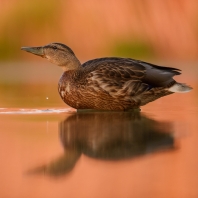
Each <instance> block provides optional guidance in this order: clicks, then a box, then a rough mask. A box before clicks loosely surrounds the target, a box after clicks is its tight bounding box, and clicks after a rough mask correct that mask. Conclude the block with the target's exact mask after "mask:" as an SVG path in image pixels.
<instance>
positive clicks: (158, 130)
mask: <svg viewBox="0 0 198 198" xmlns="http://www.w3.org/2000/svg"><path fill="white" fill-rule="evenodd" d="M59 133H60V141H61V143H62V145H63V147H64V155H62V156H61V157H59V158H57V159H56V160H54V161H52V162H51V163H49V164H47V165H44V166H40V167H37V168H35V169H33V170H30V171H28V172H29V173H45V174H47V175H52V176H59V175H63V174H66V173H68V172H70V171H71V170H72V169H73V168H74V166H75V164H76V162H77V160H78V159H79V158H80V156H81V155H82V154H84V155H86V156H89V157H91V158H95V159H100V160H111V161H118V160H124V159H132V158H134V157H138V156H143V155H145V154H149V153H153V152H156V151H160V150H164V149H173V148H174V138H173V136H172V135H173V127H172V124H171V123H169V122H158V121H155V120H153V119H150V118H148V117H147V116H145V115H142V114H141V113H140V112H78V113H75V114H72V115H70V116H69V117H68V118H66V119H65V120H64V121H63V122H61V123H60V125H59Z"/></svg>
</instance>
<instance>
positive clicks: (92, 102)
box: [22, 43, 191, 110]
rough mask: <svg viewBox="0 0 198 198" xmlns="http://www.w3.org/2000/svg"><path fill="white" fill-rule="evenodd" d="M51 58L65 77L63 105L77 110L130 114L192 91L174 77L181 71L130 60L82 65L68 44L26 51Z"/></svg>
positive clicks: (60, 86) (60, 88)
mask: <svg viewBox="0 0 198 198" xmlns="http://www.w3.org/2000/svg"><path fill="white" fill-rule="evenodd" d="M22 49H23V50H25V51H28V52H31V53H33V54H36V55H39V56H42V57H44V58H47V59H48V60H49V61H51V62H52V63H55V64H56V65H58V66H61V67H62V68H63V70H64V73H63V75H62V77H61V79H60V81H59V84H58V91H59V93H60V96H61V98H62V99H63V101H64V102H65V103H66V104H68V105H69V106H71V107H73V108H76V109H100V110H129V109H133V108H137V107H139V106H142V105H145V104H147V103H148V102H151V101H154V100H156V99H157V98H160V97H162V96H166V95H169V94H172V93H173V92H187V91H190V90H191V88H190V87H188V86H186V85H184V84H181V83H177V82H176V81H175V80H174V79H173V78H172V77H173V76H174V75H179V74H180V70H179V69H176V68H170V67H160V66H157V65H153V64H150V63H146V62H143V61H139V60H134V59H130V58H115V57H110V58H99V59H94V60H90V61H88V62H86V63H84V64H82V65H81V64H80V62H79V60H78V59H77V58H76V56H75V54H74V53H73V51H72V50H71V49H70V48H69V47H67V46H66V45H64V44H60V43H51V44H49V45H46V46H43V47H24V48H22Z"/></svg>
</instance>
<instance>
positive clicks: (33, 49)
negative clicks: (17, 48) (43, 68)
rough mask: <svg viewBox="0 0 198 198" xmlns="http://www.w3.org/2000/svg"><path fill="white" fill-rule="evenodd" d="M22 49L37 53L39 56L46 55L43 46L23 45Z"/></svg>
mask: <svg viewBox="0 0 198 198" xmlns="http://www.w3.org/2000/svg"><path fill="white" fill-rule="evenodd" d="M21 50H24V51H26V52H29V53H32V54H35V55H37V56H41V57H44V56H45V54H44V50H43V47H22V48H21Z"/></svg>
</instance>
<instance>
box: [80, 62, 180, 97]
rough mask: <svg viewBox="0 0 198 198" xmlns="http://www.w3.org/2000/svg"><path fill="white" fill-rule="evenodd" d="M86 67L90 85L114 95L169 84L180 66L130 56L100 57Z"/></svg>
mask: <svg viewBox="0 0 198 198" xmlns="http://www.w3.org/2000/svg"><path fill="white" fill-rule="evenodd" d="M82 66H83V67H84V70H85V73H86V74H87V76H86V82H87V85H88V87H92V89H94V90H96V91H98V90H103V91H105V92H107V93H108V94H110V95H111V96H113V97H118V96H120V97H127V96H136V95H139V94H141V93H143V92H145V91H148V90H150V89H152V88H155V87H168V86H171V85H173V84H174V83H175V81H174V79H173V78H172V77H173V76H174V75H179V74H180V72H179V71H180V70H178V69H176V68H170V67H161V66H157V65H153V64H150V63H146V62H143V61H139V60H134V59H129V58H100V59H94V60H91V61H88V62H86V63H84V64H83V65H82Z"/></svg>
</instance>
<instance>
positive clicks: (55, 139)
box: [0, 69, 198, 198]
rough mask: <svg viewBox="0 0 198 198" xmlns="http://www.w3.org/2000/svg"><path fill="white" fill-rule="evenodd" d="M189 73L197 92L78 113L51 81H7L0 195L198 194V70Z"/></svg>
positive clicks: (1, 115) (0, 123) (0, 124)
mask: <svg viewBox="0 0 198 198" xmlns="http://www.w3.org/2000/svg"><path fill="white" fill-rule="evenodd" d="M184 70H185V69H184ZM27 73H28V72H27ZM184 73H185V75H183V77H178V78H180V79H179V80H180V81H181V82H188V84H191V85H192V86H193V88H194V89H193V91H192V92H190V93H187V94H173V95H170V96H167V97H164V98H162V99H159V100H157V101H155V102H153V103H150V104H148V105H146V106H145V107H142V109H141V112H138V111H136V112H90V111H84V112H76V111H75V110H74V109H72V108H69V107H67V106H66V105H65V104H64V103H63V102H62V101H61V100H60V98H59V96H58V93H57V88H56V82H55V81H56V80H54V79H53V80H52V82H51V81H48V80H46V81H45V82H43V81H40V80H39V77H38V76H37V79H38V81H37V82H35V83H34V82H33V81H32V82H29V81H28V80H27V81H28V82H27V81H26V80H23V81H21V82H19V81H20V80H18V81H17V82H15V84H13V83H11V82H9V83H8V82H6V81H5V82H2V83H1V86H0V90H1V93H2V95H3V96H2V97H1V101H2V103H1V104H2V106H1V109H0V128H1V130H0V159H1V163H0V170H1V171H0V185H1V188H0V197H3V198H4V197H5V198H7V197H15V198H21V197H30V198H31V197H32V198H43V197H45V198H54V197H71V198H78V197H84V198H89V197H90V198H92V197H94V198H97V197H98V198H100V197H104V198H110V197H114V198H116V197H117V198H119V197H137V198H144V197H151V198H153V197H160V198H163V197H164V198H167V197H169V198H177V197H178V198H188V197H191V198H196V197H198V188H197V186H198V158H197V156H198V146H197V145H198V144H197V142H198V123H197V116H198V103H197V102H198V100H197V96H198V91H197V85H198V82H197V80H196V74H197V73H193V72H190V71H189V72H188V70H187V69H186V70H185V72H184ZM42 76H43V74H42V75H41V78H42ZM58 76H59V75H58V74H57V75H55V78H58ZM189 76H190V78H189ZM27 79H28V78H27ZM57 81H58V79H57ZM26 83H27V84H26ZM52 84H53V85H52ZM5 85H6V87H7V88H6V87H5ZM49 85H50V88H48V86H49ZM51 85H52V86H51ZM30 90H31V91H30ZM22 93H23V94H24V95H21V94H22ZM46 97H48V99H46ZM6 98H7V99H6Z"/></svg>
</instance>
